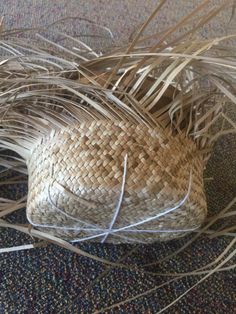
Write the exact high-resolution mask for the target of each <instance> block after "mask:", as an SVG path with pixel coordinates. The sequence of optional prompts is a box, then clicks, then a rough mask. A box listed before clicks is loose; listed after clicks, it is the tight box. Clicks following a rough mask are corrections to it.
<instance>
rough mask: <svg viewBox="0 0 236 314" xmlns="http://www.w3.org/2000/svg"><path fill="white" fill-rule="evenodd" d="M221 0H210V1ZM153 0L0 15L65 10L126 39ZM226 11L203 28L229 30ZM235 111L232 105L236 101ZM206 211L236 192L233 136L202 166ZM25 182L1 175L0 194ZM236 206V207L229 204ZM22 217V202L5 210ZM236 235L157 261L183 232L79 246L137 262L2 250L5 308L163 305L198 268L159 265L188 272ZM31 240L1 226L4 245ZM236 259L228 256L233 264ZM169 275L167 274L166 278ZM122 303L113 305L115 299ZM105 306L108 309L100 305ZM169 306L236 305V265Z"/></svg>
mask: <svg viewBox="0 0 236 314" xmlns="http://www.w3.org/2000/svg"><path fill="white" fill-rule="evenodd" d="M219 2H220V1H212V4H211V5H214V4H216V3H219ZM198 3H200V1H198V0H194V1H190V0H181V1H175V0H173V1H167V5H166V7H164V9H163V13H162V14H161V16H160V18H159V19H158V21H157V24H155V25H152V28H153V27H159V26H160V25H162V24H163V23H166V26H168V25H171V23H173V22H174V21H176V19H177V18H178V17H179V16H182V14H184V13H186V12H187V11H189V10H190V9H191V8H193V7H194V6H195V5H197V4H198ZM156 4H157V1H156V0H148V1H142V0H122V1H121V0H112V1H108V0H102V1H101V0H100V1H99V0H88V1H85V0H81V1H77V0H73V1H69V0H68V1H66V0H63V1H56V0H54V1H53V0H51V1H49V0H34V1H33V0H32V1H30V0H0V17H1V16H4V18H5V27H6V28H10V27H29V26H30V27H34V26H36V25H43V24H44V25H45V24H46V23H49V22H52V21H55V20H57V19H59V18H62V17H66V16H75V15H76V16H82V17H86V18H89V19H91V20H93V21H96V22H97V23H100V24H102V25H104V26H107V27H109V28H110V29H111V30H112V31H113V33H114V36H115V39H116V40H120V41H125V40H127V38H128V35H129V34H130V33H131V32H133V31H134V30H135V27H136V26H137V25H140V23H141V22H143V21H144V20H145V19H146V18H147V16H148V15H149V14H150V13H151V12H152V10H153V9H154V7H155V6H156ZM227 14H228V13H227V12H225V13H222V14H221V15H220V16H219V17H218V19H217V21H216V22H214V23H213V24H209V25H207V27H206V29H205V30H204V31H202V32H201V34H200V35H201V36H207V35H208V34H214V33H215V32H218V33H220V34H222V33H223V34H224V31H225V28H224V25H225V24H224V23H225V20H226V19H227ZM233 111H234V112H232V115H234V113H235V109H233ZM205 176H206V177H211V178H213V179H212V180H209V181H206V193H207V201H208V209H209V213H210V214H212V213H216V212H218V211H219V210H221V209H222V208H224V207H225V206H226V205H227V204H228V203H229V202H230V201H231V200H232V199H233V197H235V196H236V136H235V135H227V136H224V137H222V138H221V139H220V140H219V141H218V142H217V144H216V146H215V149H214V152H213V155H212V157H211V159H210V160H209V162H208V165H207V169H206V171H205ZM26 190H27V184H15V185H10V186H8V187H5V186H2V185H1V182H0V197H5V198H19V197H21V196H23V195H24V193H25V191H26ZM232 210H236V208H232ZM7 219H8V220H9V221H14V222H19V223H25V222H26V218H25V212H24V210H22V211H19V212H17V213H15V214H14V215H11V216H9V217H7ZM231 240H232V237H231V236H224V237H218V238H213V239H209V238H207V237H204V238H200V239H199V240H197V241H196V242H195V243H194V244H193V245H192V246H191V247H190V248H188V249H186V250H185V251H184V252H181V253H180V254H179V255H177V257H175V258H173V259H170V260H168V261H166V262H165V263H161V264H158V261H159V260H160V259H161V258H163V257H164V256H166V255H168V254H169V253H171V252H172V251H173V250H174V249H176V248H178V247H180V246H181V245H182V244H183V243H184V241H186V240H185V239H182V240H178V241H171V242H168V243H157V244H154V245H138V246H134V245H111V244H109V245H108V244H94V243H84V244H81V245H80V248H81V249H83V250H85V251H86V252H89V253H90V254H94V255H97V256H100V257H103V258H107V259H109V260H111V261H121V260H122V263H126V264H127V265H133V266H135V265H136V267H135V268H133V269H132V270H130V269H120V268H111V267H107V266H104V265H103V264H101V263H99V262H97V261H94V260H91V259H88V258H85V257H82V256H79V255H76V254H74V253H71V252H69V251H67V250H65V249H62V248H59V247H58V246H55V245H48V246H46V247H43V248H36V249H31V250H24V251H19V252H12V253H4V254H1V255H0V314H5V313H10V314H11V313H16V314H18V313H19V314H21V313H30V314H31V313H32V314H34V313H43V314H47V313H55V314H59V313H85V314H90V313H96V312H99V313H100V311H101V313H109V314H110V313H125V314H130V313H138V314H139V313H141V314H142V313H145V314H146V313H147V314H149V313H150V314H152V313H158V311H160V310H161V309H162V308H163V307H165V306H166V305H168V304H169V303H170V302H172V301H173V300H174V299H176V298H177V297H178V296H180V295H181V294H182V293H184V292H185V291H186V290H187V289H188V288H190V287H191V286H192V285H194V284H195V283H196V282H197V281H198V280H199V279H200V278H202V277H201V276H185V277H183V278H182V279H179V280H176V281H172V282H171V283H169V284H167V285H163V286H162V287H160V288H159V286H160V285H162V283H164V282H165V281H166V278H163V277H162V276H160V275H155V276H154V275H153V274H150V273H146V272H145V271H144V270H143V268H142V269H141V267H140V266H139V265H144V264H152V265H150V266H148V267H146V268H145V270H148V271H151V272H156V273H162V272H168V271H173V272H174V271H175V272H188V271H191V270H194V269H196V268H197V267H201V266H204V265H206V264H207V263H210V262H212V261H214V260H215V259H216V258H217V257H218V256H219V255H220V254H221V253H222V252H223V251H224V249H225V248H226V246H227V244H229V243H230V241H231ZM30 242H32V239H31V238H30V237H28V236H27V235H23V234H22V233H19V232H17V231H14V230H9V229H0V248H2V247H8V246H9V247H10V246H15V245H21V244H25V243H30ZM234 263H236V260H235V258H234V260H231V262H230V264H229V265H232V264H234ZM169 279H170V278H169ZM116 303H119V305H117V306H114V307H112V305H114V304H116ZM107 307H110V309H107V310H103V309H105V308H107ZM165 313H181V314H182V313H206V314H211V313H215V314H225V313H226V314H233V313H236V272H235V269H231V270H230V271H224V272H217V273H215V274H213V275H212V276H211V277H209V278H208V279H206V280H205V281H203V282H202V283H200V284H199V285H197V286H196V287H195V288H194V289H192V290H191V291H190V292H189V293H188V294H186V295H185V296H184V297H183V298H181V299H180V300H179V301H178V302H176V303H175V304H174V305H173V306H172V307H170V308H168V309H167V310H166V311H165Z"/></svg>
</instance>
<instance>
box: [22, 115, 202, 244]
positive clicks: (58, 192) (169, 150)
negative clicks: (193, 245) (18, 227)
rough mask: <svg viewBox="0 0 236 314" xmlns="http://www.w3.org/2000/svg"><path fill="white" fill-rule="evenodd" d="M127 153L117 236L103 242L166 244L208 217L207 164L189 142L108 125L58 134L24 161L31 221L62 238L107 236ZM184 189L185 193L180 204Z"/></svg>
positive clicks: (148, 130)
mask: <svg viewBox="0 0 236 314" xmlns="http://www.w3.org/2000/svg"><path fill="white" fill-rule="evenodd" d="M126 154H127V156H128V162H127V173H126V182H125V193H124V199H123V200H122V204H121V208H120V211H119V214H118V216H117V218H116V221H115V223H114V226H113V229H115V230H116V231H115V233H113V234H112V235H109V237H108V238H107V241H110V242H116V243H117V242H152V241H155V240H157V239H163V240H167V239H171V238H173V237H178V236H181V235H183V234H185V233H184V232H183V231H184V230H189V229H195V228H197V227H199V226H200V225H201V223H202V222H203V220H204V218H205V216H206V201H205V196H204V192H203V165H204V163H203V158H202V154H200V152H197V149H196V145H195V144H194V143H193V142H192V140H191V139H188V138H186V137H185V136H181V134H178V135H176V136H173V135H169V134H168V133H167V130H166V131H163V130H158V129H151V128H148V127H146V126H143V125H135V124H132V123H128V122H117V123H112V122H108V121H97V122H93V123H89V124H88V123H84V124H82V125H80V126H78V127H68V128H66V129H64V130H61V131H55V132H53V133H51V135H50V137H47V138H44V139H42V140H41V142H40V143H39V144H38V145H37V146H36V147H35V148H34V150H33V153H32V156H31V157H30V160H29V161H28V169H29V196H28V208H27V212H28V218H29V220H30V221H31V222H32V224H33V225H36V226H40V225H43V226H44V227H45V226H49V228H47V231H48V232H51V233H53V234H56V235H58V236H61V237H64V238H67V239H76V238H80V239H83V238H87V237H92V238H93V239H94V240H98V241H100V240H101V236H96V235H99V234H102V235H104V233H105V232H107V231H109V230H107V229H108V228H109V225H110V222H111V220H112V219H113V216H114V211H115V208H116V205H117V203H118V200H119V196H120V194H121V185H122V178H123V160H124V156H125V155H126ZM191 172H192V176H191V177H190V173H191ZM190 181H191V182H190ZM189 186H190V193H189V196H188V197H187V199H186V201H185V202H184V204H183V205H181V206H178V204H180V202H181V201H182V200H183V199H184V198H185V197H186V195H187V193H188V188H189ZM174 207H176V208H175V209H174V210H172V208H174ZM167 211H169V212H167ZM150 217H153V219H150V221H148V222H145V221H146V219H147V218H150ZM132 224H135V226H134V227H133V228H132V227H131V225H132ZM129 226H130V227H129ZM80 228H81V229H82V230H81V231H79V229H80ZM119 228H121V229H122V228H123V229H124V230H121V231H117V230H118V229H119ZM137 229H138V230H139V231H137ZM43 230H45V228H43ZM141 230H143V232H142V231H141ZM144 230H146V231H144ZM147 230H149V232H147ZM162 230H163V232H161V231H162ZM175 230H176V232H175ZM180 231H182V232H180Z"/></svg>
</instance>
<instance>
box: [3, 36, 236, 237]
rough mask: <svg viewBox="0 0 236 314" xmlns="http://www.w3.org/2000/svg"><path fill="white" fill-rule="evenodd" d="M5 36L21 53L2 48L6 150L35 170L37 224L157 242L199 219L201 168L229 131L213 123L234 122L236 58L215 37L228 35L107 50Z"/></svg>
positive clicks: (31, 196) (62, 233) (31, 203)
mask: <svg viewBox="0 0 236 314" xmlns="http://www.w3.org/2000/svg"><path fill="white" fill-rule="evenodd" d="M60 34H61V33H60ZM3 36H6V40H5V41H6V43H7V47H10V46H11V45H13V47H14V45H17V47H19V54H18V55H17V56H14V58H13V59H12V58H10V57H9V58H8V59H7V58H6V57H5V54H6V51H5V50H6V49H5V48H4V49H3V51H2V59H1V60H0V62H1V72H0V75H1V82H2V85H1V90H0V91H1V97H0V102H1V104H0V109H1V111H0V116H1V123H0V127H1V129H0V149H2V150H5V149H10V150H12V151H14V152H16V153H17V154H19V155H20V156H21V157H22V159H20V160H19V159H15V160H14V161H11V162H9V161H8V160H7V159H4V166H7V167H8V168H11V167H15V168H19V169H18V170H19V172H20V173H23V174H24V175H25V174H28V180H29V189H28V198H27V218H28V220H29V222H30V223H31V225H32V226H33V227H35V228H37V229H39V230H41V231H43V232H44V235H45V234H47V233H49V234H51V235H55V236H58V237H60V238H63V239H67V240H73V241H85V240H92V241H100V242H104V241H107V242H113V243H123V242H140V243H149V242H153V241H156V240H169V239H173V238H176V237H180V236H183V235H185V234H186V233H188V232H191V231H194V230H196V229H197V228H199V227H200V226H201V224H202V223H203V221H204V219H205V217H206V214H207V205H206V199H205V195H204V184H203V170H204V167H205V164H206V160H207V159H208V158H209V156H210V152H211V150H212V147H213V145H214V141H215V140H216V138H217V136H218V134H222V133H223V134H225V132H226V133H227V130H225V129H224V126H225V123H224V122H225V121H223V122H222V125H221V128H220V132H218V131H217V130H215V129H214V128H215V123H216V122H218V121H219V119H220V118H222V117H224V119H226V120H227V123H228V124H230V125H231V126H230V128H232V125H234V124H233V123H232V122H231V121H230V119H229V118H228V117H225V115H224V114H223V105H224V104H226V103H227V101H229V100H230V101H231V100H232V99H234V98H233V97H234V96H233V94H232V93H233V92H231V91H230V88H231V87H230V86H233V85H232V82H231V80H230V79H228V74H227V72H223V71H226V69H228V68H229V66H230V67H231V64H232V62H233V61H232V60H231V58H230V55H231V54H229V53H227V55H229V57H225V58H223V57H222V58H220V59H219V58H218V56H219V55H222V46H219V48H218V47H217V45H218V44H219V43H220V42H221V41H223V40H225V39H227V38H221V39H213V40H208V39H206V40H193V38H192V37H191V36H190V37H188V36H187V37H186V38H181V39H180V40H176V41H173V42H172V45H171V46H168V44H167V43H165V42H164V41H161V42H160V43H157V45H156V46H155V45H154V46H153V47H149V46H148V45H147V46H146V47H145V46H143V47H140V46H139V44H143V43H144V42H145V40H146V39H147V40H148V39H149V37H147V38H146V39H145V37H144V39H140V42H139V36H138V37H136V39H135V41H134V42H132V43H131V44H130V45H129V46H128V47H121V48H117V50H115V51H114V52H109V51H108V52H107V53H105V54H103V55H101V54H97V53H95V52H94V51H93V50H92V49H91V48H89V47H88V45H87V44H83V43H82V42H81V41H80V40H77V39H76V40H74V39H73V38H72V37H70V36H67V35H65V42H64V41H63V40H62V41H60V44H58V43H57V42H56V43H55V42H53V41H50V40H48V39H45V38H44V37H43V36H41V37H37V40H39V39H40V40H42V41H43V42H41V43H38V42H37V41H35V38H34V40H32V43H34V45H35V46H32V47H31V43H29V41H27V40H26V39H25V42H24V40H19V39H17V38H14V40H13V42H12V41H11V38H10V39H9V38H8V37H7V36H8V32H6V34H5V35H4V34H3ZM60 36H63V34H62V35H60ZM38 38H39V39H38ZM71 39H72V41H71V43H70V44H69V43H68V41H70V40H71ZM166 39H167V38H165V40H166ZM143 40H144V41H143ZM167 42H168V41H167ZM75 43H76V45H78V47H77V50H76V53H75V52H70V49H73V47H74V45H75ZM63 44H64V45H65V47H64V48H63ZM32 45H33V44H32ZM29 47H31V48H29ZM37 47H39V49H37ZM52 47H53V48H52ZM61 48H63V49H61ZM7 51H8V50H7ZM14 51H15V50H14ZM20 51H22V53H21V52H20ZM80 51H81V55H79V53H80ZM14 53H15V52H14ZM216 56H217V57H216ZM219 71H222V73H225V76H223V80H221V78H219V77H218V73H219ZM232 71H233V70H232ZM231 74H232V75H231ZM222 75H223V74H222ZM234 76H235V75H234V72H232V73H231V72H230V75H229V77H231V78H233V77H234ZM227 80H229V83H228V85H227ZM222 81H224V82H223V83H222ZM25 164H26V165H27V170H25V169H24V166H25ZM22 202H23V201H22ZM23 205H24V204H23V203H22V204H21V206H23ZM19 206H20V205H19V204H18V203H17V204H16V207H17V208H19ZM6 210H8V208H7V209H6ZM45 237H46V236H45ZM46 238H47V237H46ZM54 240H55V239H54Z"/></svg>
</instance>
